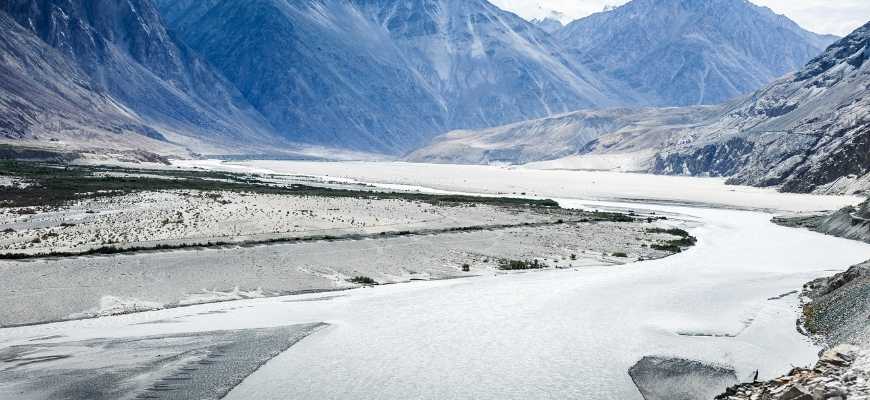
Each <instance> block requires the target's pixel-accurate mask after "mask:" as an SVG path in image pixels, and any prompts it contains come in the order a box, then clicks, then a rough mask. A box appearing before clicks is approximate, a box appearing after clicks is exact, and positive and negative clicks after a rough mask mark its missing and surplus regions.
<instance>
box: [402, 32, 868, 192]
mask: <svg viewBox="0 0 870 400" xmlns="http://www.w3.org/2000/svg"><path fill="white" fill-rule="evenodd" d="M868 49H870V24H868V25H865V26H863V27H861V28H859V29H858V30H856V31H855V32H853V33H852V34H850V35H849V36H847V37H845V38H843V39H841V40H839V41H837V42H836V43H834V44H833V45H831V46H830V47H829V48H828V49H827V50H825V52H824V53H822V54H821V55H819V56H818V57H816V58H814V59H812V60H810V62H809V63H807V64H806V65H805V66H804V67H803V68H802V69H801V70H799V71H798V72H796V73H794V74H791V75H787V76H785V77H783V78H781V79H779V80H777V81H775V82H773V83H772V84H770V85H768V86H766V87H764V88H762V89H761V90H759V91H757V92H755V93H753V94H752V95H749V96H745V97H742V98H738V99H736V100H733V101H731V102H729V103H725V104H723V105H720V106H713V107H708V108H685V109H679V111H676V110H675V109H668V108H664V109H652V110H650V109H645V110H639V111H629V112H624V113H623V114H625V115H623V116H622V117H621V118H622V119H624V120H632V121H634V122H633V124H634V126H636V127H645V128H640V129H636V128H635V127H631V128H630V129H629V133H627V132H626V131H625V129H624V128H625V126H624V125H619V124H617V125H612V126H610V127H608V128H603V129H601V130H600V131H598V132H596V133H595V135H593V136H595V137H592V136H590V135H589V131H588V130H586V129H575V128H571V129H568V130H565V129H562V128H561V127H564V126H567V124H569V123H570V124H573V125H572V126H576V125H583V124H595V123H596V122H595V121H596V118H599V117H600V115H601V112H596V113H592V112H578V113H573V114H567V115H563V116H558V117H553V118H551V119H546V120H535V121H528V122H525V123H522V124H520V125H512V126H506V127H501V128H492V129H489V130H485V131H469V132H453V133H450V134H448V135H445V136H443V137H440V138H437V139H436V140H434V141H433V143H432V144H431V145H430V146H427V147H425V148H423V149H420V150H418V151H416V152H414V153H412V154H411V156H410V158H411V159H413V160H429V161H442V160H459V161H464V162H486V161H488V160H487V158H486V157H479V156H475V155H474V154H481V153H483V152H486V151H491V150H492V149H512V152H505V151H502V153H501V154H502V155H504V154H509V155H510V157H506V156H502V158H501V159H500V160H499V161H506V162H514V163H522V162H527V161H530V160H553V161H547V162H543V163H538V164H536V165H537V166H538V167H544V168H603V169H630V170H634V171H644V172H653V173H657V174H675V175H703V176H729V177H731V178H730V182H731V183H735V184H749V185H755V186H778V187H780V188H782V189H783V190H785V191H793V192H813V191H815V192H830V193H845V192H850V193H852V192H857V191H862V190H865V189H867V188H870V175H868V172H870V159H868V158H867V154H870V148H868V146H870V145H868V142H870V124H868V110H870V103H868V102H870V97H868V96H867V94H868V88H870V63H867V62H866V60H867V58H868V55H870V50H868ZM672 115H681V116H682V118H681V119H677V120H673V121H669V120H667V119H666V118H665V119H663V117H668V116H672ZM578 119H579V120H582V121H579V122H578V121H577V120H578ZM611 128H612V130H611V131H607V130H608V129H611ZM495 132H512V134H510V135H505V134H494V133H495ZM544 139H547V141H549V142H550V143H549V144H548V148H549V149H551V150H552V152H551V153H550V154H549V155H547V154H544V153H545V152H542V151H539V150H538V149H537V148H532V149H531V150H526V147H524V146H525V143H537V142H538V141H539V140H544ZM572 150H573V153H572ZM565 154H571V155H568V156H565ZM602 158H606V159H607V161H606V162H601V160H602ZM554 159H555V160H554Z"/></svg>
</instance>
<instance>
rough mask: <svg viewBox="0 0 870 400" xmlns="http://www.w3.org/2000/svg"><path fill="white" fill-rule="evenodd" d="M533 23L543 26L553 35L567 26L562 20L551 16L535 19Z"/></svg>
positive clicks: (545, 30)
mask: <svg viewBox="0 0 870 400" xmlns="http://www.w3.org/2000/svg"><path fill="white" fill-rule="evenodd" d="M532 23H533V24H535V26H537V27H538V28H541V30H542V31H544V32H547V33H549V34H551V35H552V34H554V33H556V32H557V31H559V30H560V29H562V28H564V27H565V25H562V21H559V20H558V19H555V18H550V17H545V18H541V19H533V20H532Z"/></svg>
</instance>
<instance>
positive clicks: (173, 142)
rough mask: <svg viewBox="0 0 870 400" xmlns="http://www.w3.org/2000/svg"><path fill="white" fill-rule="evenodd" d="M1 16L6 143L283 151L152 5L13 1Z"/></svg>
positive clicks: (136, 0) (146, 0) (105, 0)
mask: <svg viewBox="0 0 870 400" xmlns="http://www.w3.org/2000/svg"><path fill="white" fill-rule="evenodd" d="M0 13H2V19H3V24H4V30H3V32H4V35H3V44H4V53H5V55H6V57H4V58H3V67H4V79H3V88H2V90H3V94H4V95H3V99H4V100H5V101H4V104H3V109H2V115H3V116H4V117H3V122H2V126H3V127H4V136H5V137H6V138H7V139H10V138H15V137H17V138H31V139H32V138H33V137H34V136H36V137H40V136H45V135H48V136H52V137H54V139H56V140H58V141H66V142H68V143H67V144H69V145H70V146H72V147H76V146H85V147H88V146H90V147H94V146H100V145H103V146H108V147H117V146H121V147H124V146H127V147H130V148H139V149H148V150H157V151H161V152H165V151H167V150H169V149H175V150H173V151H182V152H184V151H185V150H184V148H185V147H190V148H193V149H197V150H201V151H217V152H221V151H224V150H225V149H226V148H227V147H233V148H234V149H239V148H245V147H248V148H251V147H256V148H260V149H263V148H267V147H268V146H269V145H270V144H279V143H280V142H276V140H275V139H276V138H275V136H273V135H272V133H271V127H270V126H269V124H268V123H267V122H266V121H265V120H264V119H262V118H261V117H259V115H258V114H257V113H256V111H254V110H253V109H252V108H251V107H250V105H248V104H247V102H246V101H245V100H244V99H243V98H242V97H241V96H240V95H239V93H238V91H236V90H235V88H234V87H233V86H232V85H231V84H229V83H228V82H226V81H225V80H224V79H223V78H222V77H221V75H220V74H218V73H216V71H214V70H212V69H211V68H210V67H209V66H208V64H207V63H205V62H204V61H203V60H202V59H201V58H199V57H198V56H197V55H195V54H194V53H193V52H191V51H190V50H189V49H188V48H187V47H186V46H184V45H183V44H181V43H180V42H178V41H176V40H175V39H174V38H173V37H172V36H171V34H170V33H169V32H168V30H167V29H166V28H165V26H164V25H163V23H162V20H161V18H160V16H159V14H158V12H157V9H156V8H155V7H154V6H153V4H152V3H151V2H150V0H127V1H123V2H118V1H109V0H98V1H83V0H70V1H61V0H10V1H4V2H2V3H0ZM6 74H8V75H6ZM7 77H9V78H12V77H15V78H17V79H20V80H16V79H7ZM25 82H30V83H31V85H24V84H23V83H25ZM49 121H53V123H54V125H52V124H51V122H49ZM101 133H105V134H101ZM108 133H115V134H116V135H115V136H112V135H110V134H108ZM123 133H138V134H140V135H126V137H119V136H118V135H121V134H123ZM95 134H97V135H98V138H99V139H97V140H91V137H90V136H89V135H95ZM143 135H144V137H142V136H143ZM148 139H151V140H148ZM154 140H156V141H158V142H160V143H154ZM101 141H102V142H101ZM246 145H247V146H246Z"/></svg>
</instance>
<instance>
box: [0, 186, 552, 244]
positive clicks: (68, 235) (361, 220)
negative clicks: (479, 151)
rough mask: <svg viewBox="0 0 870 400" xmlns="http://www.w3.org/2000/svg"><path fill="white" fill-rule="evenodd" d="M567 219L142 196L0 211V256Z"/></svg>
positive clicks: (432, 208)
mask: <svg viewBox="0 0 870 400" xmlns="http://www.w3.org/2000/svg"><path fill="white" fill-rule="evenodd" d="M565 214H569V213H567V212H565V211H564V210H555V209H554V210H546V209H540V210H517V209H512V208H508V207H498V206H491V205H482V204H462V205H454V206H439V205H433V204H430V203H427V202H423V201H416V200H405V199H379V200H372V199H364V198H354V197H325V196H292V195H280V194H258V193H237V192H228V191H217V192H213V191H212V192H202V191H196V190H171V191H143V192H136V193H131V194H124V195H118V196H106V197H97V198H86V199H82V200H79V201H75V202H71V203H69V204H65V205H63V206H60V207H50V208H46V207H41V208H36V207H8V208H0V231H2V232H3V233H0V252H3V253H23V254H32V253H44V252H58V251H81V250H87V249H92V248H96V247H100V246H106V245H114V246H156V245H159V244H170V243H171V244H180V243H186V244H197V243H206V242H209V241H217V240H266V239H273V238H288V237H305V236H312V235H341V234H350V233H361V234H366V233H379V232H390V231H398V230H414V229H438V228H446V227H468V226H479V225H491V224H519V223H535V222H542V221H549V220H556V219H558V218H569V216H566V215H565Z"/></svg>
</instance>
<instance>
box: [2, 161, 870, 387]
mask: <svg viewBox="0 0 870 400" xmlns="http://www.w3.org/2000/svg"><path fill="white" fill-rule="evenodd" d="M296 164H297V165H305V167H304V168H305V169H306V171H308V169H314V167H309V166H308V164H304V163H296ZM274 165H275V164H272V165H270V167H274ZM331 168H336V169H337V168H350V167H346V166H343V165H342V164H335V165H333V166H332V167H331ZM291 169H292V168H291ZM291 169H286V170H282V171H283V172H289V171H290V170H291ZM384 170H385V171H388V169H384ZM306 171H295V172H299V173H309V172H306ZM449 171H452V172H451V173H455V172H457V171H459V170H449ZM476 171H478V170H471V171H470V172H469V175H476V174H477V172H476ZM557 172H559V174H562V176H568V177H570V176H571V175H570V172H565V171H557ZM361 174H362V175H364V174H374V173H373V172H370V171H369V172H361V173H358V175H361ZM498 174H507V175H504V176H507V177H508V178H509V176H510V175H509V174H510V172H509V171H508V172H498ZM523 174H525V173H523V172H521V173H518V174H517V175H516V179H514V180H513V181H512V182H511V183H510V184H511V185H514V186H515V187H517V188H531V189H526V190H535V188H539V189H537V190H536V191H537V192H543V194H546V195H547V196H553V193H554V192H556V191H558V185H557V186H553V185H549V186H546V187H544V186H542V185H543V183H542V181H541V179H542V178H540V176H538V180H537V181H523V179H526V178H528V177H527V176H524V175H523ZM330 175H331V176H333V177H335V176H336V174H335V173H332V174H330ZM500 176H503V175H500ZM347 177H350V178H357V179H360V178H365V177H364V176H354V175H351V174H348V176H347ZM381 178H382V179H373V180H375V181H378V182H382V183H391V182H392V183H413V184H418V185H425V184H426V183H427V182H425V181H415V182H404V181H402V180H400V179H399V180H395V179H394V176H393V175H390V174H389V173H385V174H384V175H383V176H382V177H381ZM601 178H606V175H601ZM439 179H443V180H448V179H451V178H450V177H446V176H445V177H440V178H439ZM452 179H457V178H455V177H454V178H452ZM460 179H461V178H460ZM465 179H466V180H467V178H465ZM475 179H478V178H475ZM479 179H483V178H479ZM499 179H504V178H499ZM560 179H561V178H560ZM632 179H634V177H632ZM578 180H579V179H578ZM508 181H510V180H509V179H508ZM500 182H502V181H500ZM678 182H679V183H680V185H677V186H678V187H679V186H683V187H685V188H686V190H687V191H688V192H691V193H705V191H709V190H714V189H705V187H706V185H709V187H710V188H713V183H710V181H700V182H701V183H697V182H699V181H694V180H682V181H678ZM483 183H484V182H478V181H476V180H474V181H472V183H470V184H469V185H477V184H483ZM719 184H720V185H721V183H719ZM498 185H505V183H503V182H502V183H495V184H494V186H496V187H495V188H493V189H492V190H486V191H503V190H504V189H502V188H500V187H499V186H498ZM559 185H562V186H564V187H568V188H570V187H571V185H570V180H568V181H565V183H560V184H559ZM692 185H699V186H692ZM432 186H439V187H440V188H448V189H465V190H468V189H469V188H463V187H455V186H453V187H451V186H449V185H446V186H441V185H432ZM699 187H700V188H699ZM518 190H522V189H518ZM655 190H656V192H655V193H654V194H653V195H651V196H649V197H655V198H658V197H660V196H659V193H660V192H661V193H662V194H667V193H664V191H665V189H655ZM715 190H718V191H720V192H715V193H720V194H713V195H706V194H705V195H703V196H702V195H691V194H690V195H689V196H688V197H690V198H689V199H688V200H691V201H693V202H700V201H703V200H704V199H705V197H704V196H712V197H716V198H719V200H722V199H721V197H722V196H726V198H725V200H722V201H719V202H720V203H725V204H729V205H733V206H740V207H750V206H752V205H753V204H755V205H756V206H757V207H760V208H781V209H813V208H826V207H830V206H838V205H840V204H844V203H848V202H850V201H851V200H852V199H848V198H846V199H844V198H833V197H831V198H812V197H793V196H791V195H780V194H776V193H772V192H769V191H757V190H755V189H744V188H733V190H737V191H738V192H737V193H740V192H741V191H745V192H748V193H750V194H749V195H747V196H748V197H749V199H746V198H745V197H746V196H744V197H740V196H737V195H733V197H731V198H727V196H729V195H728V194H727V193H734V192H729V191H730V190H732V188H725V189H722V188H719V189H715ZM481 191H484V190H481ZM565 192H566V194H565V196H559V197H562V198H559V199H558V200H559V201H560V203H561V204H562V205H563V206H569V207H583V206H589V207H605V206H620V205H621V204H617V203H608V202H594V201H585V200H579V199H569V198H565V197H582V196H576V194H577V189H566V190H565ZM632 193H633V192H632ZM670 196H672V199H673V197H677V198H679V197H680V194H679V193H677V192H675V191H673V190H672V191H671V193H670ZM692 196H695V197H694V198H693V197H692ZM717 196H718V197H717ZM554 197H556V196H554ZM591 197H605V196H591ZM618 197H647V196H643V193H638V196H621V195H619V196H618ZM662 199H665V198H664V197H663V198H662ZM785 199H789V200H793V202H791V203H788V202H787V201H785ZM711 202H712V199H711ZM631 206H632V207H633V208H647V209H654V210H657V211H658V212H670V213H679V214H683V215H687V216H691V217H692V218H694V219H696V220H697V221H698V222H699V223H700V225H699V226H698V227H696V228H693V229H692V234H694V235H695V236H697V237H698V238H699V243H698V245H697V246H695V247H694V248H692V249H691V250H689V251H687V252H684V253H682V254H679V255H675V256H672V257H668V258H666V259H662V260H657V261H647V262H641V263H636V264H630V265H627V266H621V267H588V268H581V269H571V270H559V271H543V272H534V273H520V274H509V275H499V276H490V277H480V278H468V279H457V280H448V281H434V282H415V283H411V284H401V285H389V286H383V287H377V288H374V289H359V290H352V291H348V292H341V293H332V294H314V295H305V296H294V297H290V298H287V297H285V298H270V299H256V300H245V301H238V302H232V303H220V304H208V305H200V306H193V307H185V308H177V309H169V310H160V311H153V312H146V313H139V314H132V315H124V316H117V317H107V318H99V319H92V320H80V321H70V322H63V323H56V324H47V325H37V326H30V327H19V328H9V329H2V330H0V348H2V347H5V346H8V345H14V344H24V343H27V342H28V341H30V340H32V339H33V338H37V337H43V338H46V337H47V339H46V340H47V341H49V342H50V341H52V340H61V341H70V340H79V339H90V338H97V337H101V338H104V337H126V336H142V335H152V334H155V335H156V334H171V333H181V332H192V331H212V330H223V329H242V328H262V327H272V326H283V325H291V324H300V323H314V322H326V323H327V324H329V326H327V327H325V328H323V329H321V330H319V331H317V332H316V333H314V334H312V335H311V336H309V337H307V338H305V339H304V340H302V341H301V342H299V343H298V344H296V345H295V346H293V347H291V348H290V349H289V350H287V351H284V352H283V353H281V354H280V355H279V356H277V357H276V358H274V359H272V360H271V361H269V362H268V363H267V364H265V365H264V366H262V367H261V368H260V369H259V370H257V371H256V372H255V373H253V374H252V375H251V376H250V377H248V378H247V379H246V380H245V381H244V382H242V384H241V385H239V386H237V387H236V388H235V389H233V390H232V391H231V392H230V393H229V395H228V396H227V398H228V399H288V398H296V399H345V398H358V399H363V398H378V399H407V398H431V399H444V398H457V399H458V398H469V399H470V398H474V399H507V398H511V399H529V398H536V399H544V398H554V399H555V398H559V399H561V398H575V399H615V400H616V399H618V400H625V399H639V398H640V394H639V393H638V391H637V389H636V388H635V387H634V385H633V384H632V382H631V379H630V377H629V376H628V374H627V373H626V371H627V370H628V368H629V367H630V366H631V365H633V364H634V363H635V362H637V361H638V360H639V359H640V358H641V357H643V356H646V355H665V356H678V357H685V358H692V359H698V360H702V361H709V362H718V363H723V364H727V365H730V366H733V367H734V368H736V370H737V372H738V376H739V377H740V378H741V379H745V378H746V377H748V376H749V375H750V374H751V373H752V372H753V371H755V370H759V371H760V375H761V377H762V378H763V377H772V376H775V375H778V374H781V373H784V372H787V371H788V369H789V368H791V366H795V365H809V364H810V363H812V362H814V360H815V358H816V352H817V350H818V349H817V348H816V347H815V346H814V345H813V344H812V343H811V342H810V341H809V340H808V339H807V338H805V337H803V336H801V335H800V334H799V333H798V332H797V331H796V329H795V318H796V317H797V314H798V307H799V299H798V297H797V295H796V294H795V293H794V292H793V291H795V290H798V289H800V287H801V285H802V284H803V283H805V282H807V281H809V280H811V279H813V278H816V277H819V276H824V275H830V274H833V273H834V272H835V271H840V270H843V269H845V268H846V267H848V266H849V265H852V264H855V263H858V262H861V261H864V260H866V259H868V258H870V245H866V244H862V243H858V242H853V241H848V240H842V239H837V238H833V237H827V236H823V235H820V234H817V233H812V232H809V231H804V230H799V229H792V228H784V227H780V226H777V225H774V224H772V223H770V222H769V220H770V216H771V215H770V214H767V213H762V212H757V211H740V210H733V209H721V208H703V207H680V206H669V205H656V204H646V205H642V204H639V203H633V204H632V205H631ZM777 206H779V207H777ZM300 300H311V301H300ZM165 321H170V322H172V323H148V322H165ZM143 323H145V324H143ZM55 335H62V337H57V336H55Z"/></svg>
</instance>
